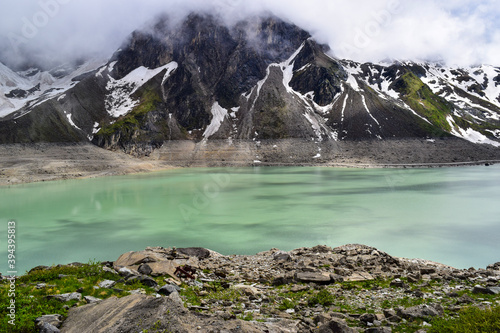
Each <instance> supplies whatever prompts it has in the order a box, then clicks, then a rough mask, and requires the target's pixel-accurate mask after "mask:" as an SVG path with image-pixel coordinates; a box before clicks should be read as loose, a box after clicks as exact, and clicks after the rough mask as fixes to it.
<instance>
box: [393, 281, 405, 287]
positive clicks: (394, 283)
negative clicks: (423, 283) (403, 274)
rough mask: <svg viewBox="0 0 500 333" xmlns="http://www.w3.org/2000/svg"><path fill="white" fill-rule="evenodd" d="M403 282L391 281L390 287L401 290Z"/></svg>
mask: <svg viewBox="0 0 500 333" xmlns="http://www.w3.org/2000/svg"><path fill="white" fill-rule="evenodd" d="M404 285H405V284H404V282H403V281H401V279H394V280H392V281H391V284H390V286H391V287H396V288H402V287H403V286H404Z"/></svg>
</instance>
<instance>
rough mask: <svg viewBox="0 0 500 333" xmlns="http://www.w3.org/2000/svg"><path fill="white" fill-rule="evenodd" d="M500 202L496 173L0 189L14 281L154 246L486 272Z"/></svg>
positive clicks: (330, 173) (285, 174) (124, 180)
mask: <svg viewBox="0 0 500 333" xmlns="http://www.w3.org/2000/svg"><path fill="white" fill-rule="evenodd" d="M499 199H500V166H490V167H485V166H475V167H461V168H437V169H339V168H321V167H318V168H315V167H285V168H283V167H281V168H275V167H255V168H228V169H223V168H220V169H178V170H170V171H166V172H160V173H153V174H146V175H129V176H120V177H107V178H98V179H85V180H68V181H56V182H49V183H37V184H26V185H17V186H11V187H1V188H0V228H2V229H3V231H2V232H1V233H0V234H1V235H6V234H7V222H8V221H10V220H14V221H16V225H17V228H16V241H17V243H16V245H17V258H16V260H17V269H18V272H19V274H22V273H24V272H25V271H26V270H28V269H30V268H32V267H34V266H36V265H41V264H43V265H51V264H58V263H68V262H73V261H81V262H87V261H89V259H98V260H115V259H116V258H117V257H118V256H119V255H120V254H122V253H124V252H127V251H131V250H142V249H144V248H145V247H147V246H163V247H170V246H176V247H188V246H201V247H206V248H210V249H212V250H215V251H218V252H221V253H223V254H254V253H257V252H259V251H263V250H269V249H270V248H273V247H276V248H279V249H282V250H291V249H294V248H298V247H302V246H309V247H310V246H314V245H318V244H326V245H328V246H331V247H335V246H339V245H343V244H348V243H361V244H366V245H370V246H374V247H377V248H379V249H380V250H383V251H385V252H388V253H389V254H391V255H395V256H403V257H410V258H424V259H429V260H433V261H438V262H442V263H445V264H449V265H452V266H455V267H457V268H468V267H470V266H474V267H476V268H479V267H485V266H486V265H488V264H491V263H494V262H497V261H500V202H499ZM2 238H3V239H2V240H1V242H0V246H1V248H0V258H2V259H0V260H1V262H0V271H1V272H2V273H3V274H5V273H6V271H7V245H6V238H7V237H6V236H2Z"/></svg>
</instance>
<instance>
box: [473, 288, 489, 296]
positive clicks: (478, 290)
mask: <svg viewBox="0 0 500 333" xmlns="http://www.w3.org/2000/svg"><path fill="white" fill-rule="evenodd" d="M472 293H473V294H491V292H490V291H489V290H488V288H486V287H483V286H474V288H472Z"/></svg>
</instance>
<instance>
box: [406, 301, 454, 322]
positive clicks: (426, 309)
mask: <svg viewBox="0 0 500 333" xmlns="http://www.w3.org/2000/svg"><path fill="white" fill-rule="evenodd" d="M443 313H444V309H443V307H442V306H441V305H438V304H436V305H433V304H430V305H427V304H421V305H417V306H412V307H409V308H406V309H399V310H398V315H399V316H401V317H403V318H405V319H415V318H422V319H423V318H427V317H437V316H442V315H443Z"/></svg>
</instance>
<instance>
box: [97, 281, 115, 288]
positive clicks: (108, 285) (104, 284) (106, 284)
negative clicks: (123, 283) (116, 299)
mask: <svg viewBox="0 0 500 333" xmlns="http://www.w3.org/2000/svg"><path fill="white" fill-rule="evenodd" d="M115 284H116V281H113V280H104V281H102V282H101V283H99V288H113V287H114V286H115Z"/></svg>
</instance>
